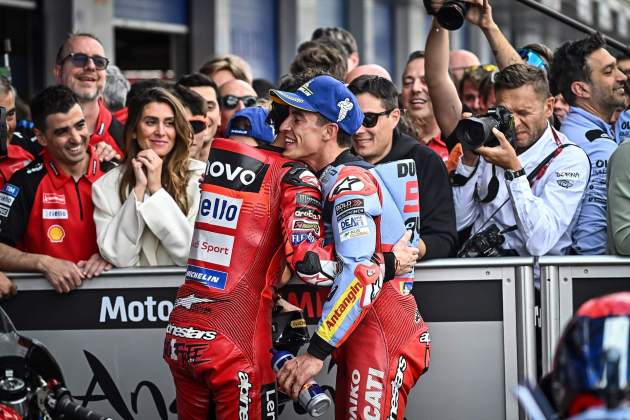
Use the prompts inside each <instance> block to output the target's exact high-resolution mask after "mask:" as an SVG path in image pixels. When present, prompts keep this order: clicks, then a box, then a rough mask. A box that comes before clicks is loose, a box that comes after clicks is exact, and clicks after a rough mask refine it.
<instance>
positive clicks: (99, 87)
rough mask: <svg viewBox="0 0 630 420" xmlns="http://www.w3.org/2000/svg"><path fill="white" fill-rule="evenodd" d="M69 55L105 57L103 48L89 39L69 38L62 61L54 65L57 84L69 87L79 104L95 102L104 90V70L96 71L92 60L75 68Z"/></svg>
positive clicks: (95, 41) (83, 37) (82, 37)
mask: <svg viewBox="0 0 630 420" xmlns="http://www.w3.org/2000/svg"><path fill="white" fill-rule="evenodd" d="M71 53H73V54H77V53H81V54H86V55H89V56H96V55H98V56H101V57H105V50H104V49H103V46H102V45H101V44H100V43H99V42H98V41H97V40H95V39H93V38H90V37H85V36H76V37H73V38H71V39H70V40H69V41H68V42H67V45H66V46H65V48H64V51H63V57H62V58H64V60H63V61H62V62H61V63H58V64H56V65H55V71H54V73H55V78H56V79H57V82H59V83H61V84H62V85H65V86H67V87H69V88H70V89H71V90H72V91H73V92H74V94H75V95H76V96H77V98H78V99H79V102H91V101H95V100H97V99H98V98H99V97H100V96H101V95H102V94H103V89H104V88H105V80H106V72H105V70H104V69H103V70H97V69H96V67H95V66H94V61H93V60H88V61H87V63H86V65H85V67H77V66H75V65H74V64H73V62H72V60H71V59H70V58H69V57H68V54H71Z"/></svg>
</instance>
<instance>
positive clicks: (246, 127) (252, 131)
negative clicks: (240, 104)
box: [225, 106, 274, 143]
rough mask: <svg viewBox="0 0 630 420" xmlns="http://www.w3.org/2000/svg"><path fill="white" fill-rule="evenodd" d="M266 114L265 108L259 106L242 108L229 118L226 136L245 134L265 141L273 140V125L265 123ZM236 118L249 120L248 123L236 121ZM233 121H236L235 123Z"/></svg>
mask: <svg viewBox="0 0 630 420" xmlns="http://www.w3.org/2000/svg"><path fill="white" fill-rule="evenodd" d="M268 114H269V113H268V112H267V110H266V109H264V108H261V107H259V106H257V107H251V108H243V109H242V110H240V111H238V112H237V113H236V114H234V116H233V117H232V118H231V119H230V122H229V123H228V127H227V130H226V131H225V134H226V136H227V137H231V136H246V137H252V138H254V139H256V140H259V141H262V142H265V143H271V142H273V138H274V132H273V127H272V126H270V125H269V124H268V123H267V115H268ZM238 119H246V120H247V121H249V124H247V123H245V124H241V123H238V121H237V120H238ZM235 122H237V123H236V124H235Z"/></svg>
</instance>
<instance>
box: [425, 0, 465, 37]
mask: <svg viewBox="0 0 630 420" xmlns="http://www.w3.org/2000/svg"><path fill="white" fill-rule="evenodd" d="M424 7H425V9H426V10H427V13H428V14H430V15H435V17H436V19H437V21H438V23H439V24H440V26H441V27H443V28H444V29H448V30H449V31H455V30H457V29H459V28H461V27H462V25H463V24H464V19H465V16H466V13H467V12H468V9H469V8H470V5H469V4H468V3H466V2H465V1H462V0H445V1H444V3H443V4H442V5H441V6H440V8H439V9H437V10H435V9H434V8H433V6H432V5H431V0H424Z"/></svg>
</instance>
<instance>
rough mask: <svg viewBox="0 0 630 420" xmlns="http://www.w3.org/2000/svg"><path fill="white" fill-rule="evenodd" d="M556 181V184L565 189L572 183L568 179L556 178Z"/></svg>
mask: <svg viewBox="0 0 630 420" xmlns="http://www.w3.org/2000/svg"><path fill="white" fill-rule="evenodd" d="M557 181H558V185H560V186H561V187H562V188H565V189H569V188H571V187H572V186H573V185H574V184H573V181H571V180H570V179H558V180H557Z"/></svg>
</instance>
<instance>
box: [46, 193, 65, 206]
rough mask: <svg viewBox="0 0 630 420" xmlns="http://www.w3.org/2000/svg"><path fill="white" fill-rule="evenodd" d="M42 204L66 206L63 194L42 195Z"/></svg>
mask: <svg viewBox="0 0 630 420" xmlns="http://www.w3.org/2000/svg"><path fill="white" fill-rule="evenodd" d="M44 204H66V196H65V194H55V193H44Z"/></svg>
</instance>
